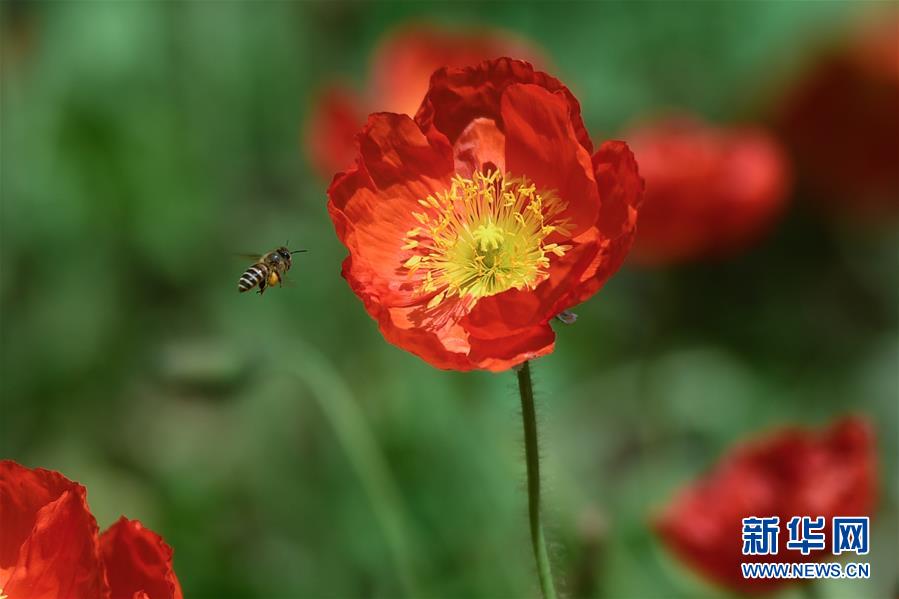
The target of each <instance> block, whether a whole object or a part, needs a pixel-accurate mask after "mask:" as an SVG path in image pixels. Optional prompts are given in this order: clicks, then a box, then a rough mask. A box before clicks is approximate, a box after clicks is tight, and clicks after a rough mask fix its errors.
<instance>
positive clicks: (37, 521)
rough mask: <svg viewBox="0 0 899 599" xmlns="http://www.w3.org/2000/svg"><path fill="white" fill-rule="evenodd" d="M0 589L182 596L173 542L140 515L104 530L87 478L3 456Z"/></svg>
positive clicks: (20, 597)
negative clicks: (73, 477) (146, 525)
mask: <svg viewBox="0 0 899 599" xmlns="http://www.w3.org/2000/svg"><path fill="white" fill-rule="evenodd" d="M0 532H2V534H0V597H2V596H4V595H5V596H6V597H7V598H8V599H61V598H63V597H65V598H71V599H182V594H181V586H180V585H179V583H178V579H177V578H176V577H175V572H174V570H173V569H172V550H171V548H169V546H168V545H166V544H165V543H164V542H163V541H162V539H161V538H160V537H159V536H158V535H157V534H155V533H153V532H152V531H150V530H147V529H146V528H144V527H143V526H142V525H141V524H140V522H137V521H136V520H135V521H129V520H127V519H125V518H122V519H120V520H119V521H118V522H116V523H115V524H114V525H113V526H111V527H110V528H109V529H108V530H107V531H106V532H104V533H103V534H102V535H99V534H98V528H97V522H96V520H94V517H93V516H92V515H91V513H90V509H89V508H88V506H87V493H86V491H85V489H84V487H82V486H81V485H79V484H77V483H74V482H72V481H70V480H69V479H67V478H65V477H64V476H62V475H61V474H59V473H58V472H52V471H50V470H44V469H42V468H35V469H33V470H32V469H30V468H25V467H24V466H21V465H19V464H17V463H15V462H12V461H9V460H3V461H0Z"/></svg>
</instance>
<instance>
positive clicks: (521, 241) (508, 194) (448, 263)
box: [401, 171, 571, 308]
mask: <svg viewBox="0 0 899 599" xmlns="http://www.w3.org/2000/svg"><path fill="white" fill-rule="evenodd" d="M418 203H419V205H421V206H423V207H425V208H426V211H425V212H413V213H412V216H413V217H414V218H415V219H416V220H417V221H418V222H419V223H421V226H419V227H415V228H413V229H411V230H409V231H408V232H407V233H406V236H405V237H404V238H403V240H402V241H403V245H402V246H401V249H403V250H413V251H415V252H416V253H414V254H413V255H412V256H410V257H409V258H407V259H406V260H405V262H404V264H403V265H404V267H405V268H406V269H408V271H409V274H410V275H412V274H413V273H414V274H415V275H416V280H417V282H418V286H417V287H416V291H417V292H418V293H420V294H432V293H435V292H436V294H435V295H434V296H433V297H432V298H431V299H430V300H429V301H428V308H434V307H436V306H438V305H439V304H440V303H442V302H443V301H444V300H445V299H448V298H452V297H459V298H463V299H477V298H481V297H486V296H490V295H495V294H497V293H502V292H503V291H506V290H508V289H533V288H534V287H536V286H537V285H538V284H539V283H540V282H541V281H543V280H544V279H545V278H546V277H547V276H549V272H548V271H549V263H550V256H557V257H561V256H564V255H565V252H567V251H568V250H570V249H571V246H570V245H560V244H558V243H545V241H546V240H547V238H548V237H549V236H550V235H553V234H555V235H556V236H557V237H558V236H568V232H569V230H570V227H569V225H568V223H567V222H566V221H565V220H563V219H560V218H559V215H560V214H561V213H562V212H563V211H564V210H565V207H566V204H565V203H564V202H563V201H562V200H561V199H560V198H558V197H557V196H556V194H555V192H553V191H547V190H540V191H539V192H538V190H537V187H536V185H535V184H534V183H533V182H532V181H530V180H529V179H527V178H526V177H514V176H512V175H510V174H508V173H507V174H505V175H503V174H501V173H499V172H498V171H490V172H487V173H475V174H474V175H473V176H472V178H470V179H469V178H465V177H461V176H459V175H456V176H455V177H454V178H453V180H452V183H451V185H450V188H449V189H447V190H445V191H443V192H440V193H438V194H434V195H429V196H428V197H427V198H423V199H420V200H419V201H418Z"/></svg>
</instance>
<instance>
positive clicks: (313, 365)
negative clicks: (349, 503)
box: [292, 348, 424, 598]
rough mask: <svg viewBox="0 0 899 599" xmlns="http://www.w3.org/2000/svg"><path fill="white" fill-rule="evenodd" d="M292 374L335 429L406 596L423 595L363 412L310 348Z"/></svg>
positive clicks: (395, 495)
mask: <svg viewBox="0 0 899 599" xmlns="http://www.w3.org/2000/svg"><path fill="white" fill-rule="evenodd" d="M292 364H293V365H294V373H295V374H296V375H297V376H299V377H300V378H301V379H302V380H303V381H304V382H305V383H306V384H307V385H308V386H309V388H310V390H311V391H312V395H313V396H314V397H315V400H316V401H317V402H318V405H319V407H320V408H321V410H322V412H323V413H324V415H325V419H326V420H327V421H328V423H329V424H330V425H331V428H333V429H334V434H335V436H336V437H337V441H338V443H339V444H340V446H341V447H342V448H343V450H344V451H345V452H346V455H347V459H348V460H349V462H350V464H351V465H352V466H353V468H354V469H355V470H356V474H357V475H358V476H359V480H360V482H361V484H362V488H363V489H364V491H365V493H366V494H367V495H368V498H369V501H370V502H371V505H372V511H373V512H374V515H375V518H376V519H377V521H378V523H379V525H380V526H381V528H382V529H383V532H384V537H385V541H386V543H387V546H388V548H389V550H390V552H391V553H392V554H393V560H394V563H395V565H396V569H397V577H398V578H399V582H400V584H401V585H402V587H403V592H404V593H405V595H406V596H407V597H413V598H419V597H423V596H424V594H423V593H422V592H421V590H420V589H421V587H420V586H419V584H418V580H417V578H416V575H415V568H414V567H413V565H412V564H413V559H412V557H411V556H412V555H413V554H414V552H413V551H411V550H410V547H409V543H408V542H407V539H408V534H407V530H406V526H405V522H404V518H403V513H404V510H403V505H402V500H401V499H400V494H399V491H398V490H397V488H396V485H395V484H394V481H393V477H392V476H391V475H390V469H389V468H388V467H387V462H386V460H385V459H384V456H383V454H382V453H381V450H380V448H379V447H378V444H377V442H376V440H375V437H374V435H373V434H372V432H371V430H370V429H369V427H368V424H367V423H366V421H365V417H364V415H363V414H362V410H361V409H360V408H359V406H358V404H357V403H356V400H355V398H354V397H353V394H352V391H350V389H349V387H348V386H347V385H346V383H345V382H344V380H343V378H342V377H341V376H340V375H339V374H338V373H337V372H336V371H335V370H334V368H333V367H332V366H331V364H330V363H328V362H327V360H325V359H323V358H321V357H320V356H318V355H317V352H316V351H315V350H314V349H313V348H305V349H304V351H302V352H301V354H300V355H299V356H297V358H296V359H295V360H294V361H293V362H292Z"/></svg>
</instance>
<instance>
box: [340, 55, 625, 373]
mask: <svg viewBox="0 0 899 599" xmlns="http://www.w3.org/2000/svg"><path fill="white" fill-rule="evenodd" d="M357 143H358V156H357V158H356V164H355V166H353V167H352V168H350V169H349V170H347V171H346V172H344V173H341V174H340V175H338V176H336V177H335V178H334V181H333V182H332V184H331V187H330V188H329V190H328V197H329V202H328V210H329V212H330V214H331V218H332V220H333V221H334V226H335V228H336V231H337V235H338V237H339V238H340V240H341V241H342V242H343V243H344V245H346V247H347V249H349V252H350V255H349V257H348V258H347V259H346V260H345V261H344V263H343V276H344V277H345V278H346V279H347V281H348V282H349V283H350V286H351V287H352V288H353V291H355V292H356V294H357V295H358V296H359V297H360V298H361V299H362V301H363V302H364V303H365V307H366V309H367V310H368V312H369V314H370V315H371V316H372V317H373V318H374V319H375V320H377V321H378V324H379V325H380V328H381V332H382V333H383V334H384V336H385V337H386V339H387V340H388V341H390V342H391V343H394V344H395V345H398V346H399V347H401V348H403V349H405V350H407V351H410V352H412V353H414V354H416V355H418V356H420V357H421V358H423V359H424V360H426V361H427V362H429V363H431V364H432V365H434V366H437V367H439V368H447V369H455V370H470V369H476V368H481V369H488V370H494V371H499V370H505V369H508V368H510V367H512V366H515V365H517V364H520V363H521V362H523V361H525V360H528V359H530V358H534V357H537V356H541V355H544V354H547V353H549V352H551V351H552V349H553V344H554V340H555V335H554V334H553V331H552V329H551V328H550V325H549V321H550V319H552V318H553V317H554V316H556V315H557V314H559V313H560V312H561V311H563V310H565V309H566V308H569V307H571V306H573V305H574V304H577V303H579V302H581V301H583V300H585V299H587V298H588V297H590V296H591V295H593V293H595V292H596V291H597V290H598V289H599V288H600V286H602V284H603V283H604V282H605V281H606V279H608V277H609V276H611V275H612V273H614V272H615V271H616V270H617V269H618V267H619V265H620V264H621V262H622V260H623V259H624V257H625V255H626V254H627V251H628V249H629V248H630V245H631V241H632V238H633V234H634V228H635V222H636V218H637V205H638V203H639V201H640V197H641V191H642V181H641V180H640V177H639V175H638V174H637V164H636V162H635V161H634V157H633V155H632V154H631V152H630V150H629V149H628V148H627V145H626V144H624V143H623V142H617V141H610V142H606V143H603V144H602V145H601V146H600V148H599V149H598V150H597V151H596V152H595V153H594V151H593V145H592V143H591V142H590V138H589V136H588V135H587V131H586V129H585V128H584V124H583V121H582V120H581V116H580V106H579V105H578V103H577V100H576V99H575V98H574V96H572V94H571V92H569V91H568V89H567V88H566V87H565V86H564V85H562V84H561V83H560V82H559V81H558V80H557V79H555V78H553V77H551V76H549V75H547V74H545V73H542V72H538V71H535V70H534V68H533V67H532V66H531V65H530V64H528V63H526V62H523V61H518V60H512V59H509V58H502V59H497V60H492V61H485V62H483V63H481V64H480V65H478V66H474V67H466V68H451V69H441V70H440V71H438V72H437V73H435V74H434V76H433V78H432V79H431V86H430V89H429V90H428V93H427V95H426V96H425V99H424V102H423V103H422V106H421V109H420V110H419V111H418V114H417V115H416V116H415V119H414V120H413V119H411V118H409V117H408V116H405V115H400V114H391V113H379V114H373V115H371V116H370V117H369V120H368V124H367V125H366V126H365V128H364V129H363V130H362V132H361V133H360V134H359V136H358V140H357Z"/></svg>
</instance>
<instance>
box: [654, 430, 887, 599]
mask: <svg viewBox="0 0 899 599" xmlns="http://www.w3.org/2000/svg"><path fill="white" fill-rule="evenodd" d="M876 494H877V456H876V449H875V439H874V433H873V431H872V430H871V427H870V425H869V424H868V423H867V422H866V421H864V420H862V419H859V418H844V419H842V420H839V421H837V422H835V423H834V424H832V425H831V426H830V427H829V428H828V429H826V430H823V431H820V432H811V431H807V430H803V429H798V428H789V429H785V430H781V431H779V432H777V433H775V434H772V435H771V436H769V437H767V438H762V439H759V440H755V441H750V442H748V443H743V444H741V445H738V446H737V447H735V448H733V449H732V450H731V451H729V452H728V453H727V454H726V455H725V456H724V457H723V458H722V459H721V460H720V461H719V462H718V464H717V465H716V466H715V467H714V469H713V470H712V471H711V472H710V473H709V474H706V475H705V476H703V477H701V478H700V479H699V480H696V481H694V482H693V483H691V484H689V485H688V486H687V487H686V488H684V489H682V490H681V491H680V492H679V493H678V494H677V495H676V496H675V498H674V499H673V500H672V501H671V502H670V503H669V504H668V506H667V507H666V508H665V509H664V510H663V512H662V513H661V515H660V516H659V517H658V518H657V519H656V521H655V523H654V524H655V528H656V531H657V532H658V534H659V535H660V536H661V538H662V540H663V541H664V542H665V544H666V545H667V546H668V547H669V548H670V549H671V550H672V551H673V552H674V553H675V554H677V555H678V556H679V557H680V558H681V559H683V560H684V561H685V562H687V563H688V564H690V565H691V566H692V567H694V568H695V569H696V570H697V571H699V572H700V573H702V574H704V575H705V576H707V577H708V578H709V579H711V580H714V581H716V582H718V583H719V584H722V585H725V586H728V587H730V588H732V589H733V590H736V591H738V592H762V591H767V590H770V589H771V588H773V587H776V586H780V585H782V584H785V583H786V582H788V580H784V579H746V578H743V575H742V571H741V569H740V563H741V562H807V561H820V560H823V559H826V558H827V557H832V556H831V552H830V551H813V552H812V553H810V554H809V555H807V556H803V555H802V553H801V552H798V551H789V552H786V553H785V552H784V543H785V540H784V539H785V538H786V523H787V522H788V521H789V520H790V518H792V517H793V516H811V517H817V516H824V517H825V519H826V522H827V523H828V526H827V527H825V530H826V531H827V537H826V538H827V547H830V531H829V524H830V522H831V519H832V518H833V517H834V516H870V515H871V513H872V511H873V509H874V507H875V503H876ZM768 516H778V517H780V527H781V530H782V534H781V535H780V543H781V546H780V551H779V553H778V554H777V555H760V556H755V555H752V556H744V555H742V541H741V538H742V519H743V518H748V517H768Z"/></svg>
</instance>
